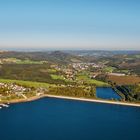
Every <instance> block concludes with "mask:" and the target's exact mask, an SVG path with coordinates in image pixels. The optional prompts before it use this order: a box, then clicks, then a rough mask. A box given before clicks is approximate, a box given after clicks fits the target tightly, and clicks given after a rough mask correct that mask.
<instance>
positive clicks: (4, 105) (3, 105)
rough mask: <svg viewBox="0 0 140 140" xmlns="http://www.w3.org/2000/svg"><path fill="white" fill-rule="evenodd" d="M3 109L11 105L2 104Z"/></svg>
mask: <svg viewBox="0 0 140 140" xmlns="http://www.w3.org/2000/svg"><path fill="white" fill-rule="evenodd" d="M2 107H9V105H7V104H0V108H2Z"/></svg>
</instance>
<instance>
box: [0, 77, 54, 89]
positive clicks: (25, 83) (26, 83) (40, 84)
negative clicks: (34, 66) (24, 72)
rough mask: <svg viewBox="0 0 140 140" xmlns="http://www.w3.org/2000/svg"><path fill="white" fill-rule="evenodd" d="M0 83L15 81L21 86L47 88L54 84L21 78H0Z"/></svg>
mask: <svg viewBox="0 0 140 140" xmlns="http://www.w3.org/2000/svg"><path fill="white" fill-rule="evenodd" d="M0 82H1V83H16V84H19V85H22V86H27V87H35V88H39V87H42V88H48V87H49V86H55V85H53V84H48V83H43V82H31V81H23V80H10V79H0Z"/></svg>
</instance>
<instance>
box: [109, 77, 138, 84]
mask: <svg viewBox="0 0 140 140" xmlns="http://www.w3.org/2000/svg"><path fill="white" fill-rule="evenodd" d="M108 80H109V81H112V82H114V83H116V84H117V85H134V84H139V83H140V77H138V76H113V75H110V76H109V77H108Z"/></svg>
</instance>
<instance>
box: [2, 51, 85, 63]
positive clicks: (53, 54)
mask: <svg viewBox="0 0 140 140" xmlns="http://www.w3.org/2000/svg"><path fill="white" fill-rule="evenodd" d="M0 58H17V59H22V60H25V59H30V60H34V61H50V62H53V63H58V64H59V63H60V64H63V63H64V64H65V63H70V62H81V61H82V60H83V58H82V57H80V56H76V55H74V54H69V53H67V52H62V51H48V52H15V51H8V52H5V53H0Z"/></svg>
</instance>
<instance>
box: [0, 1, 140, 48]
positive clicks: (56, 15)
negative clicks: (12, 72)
mask: <svg viewBox="0 0 140 140" xmlns="http://www.w3.org/2000/svg"><path fill="white" fill-rule="evenodd" d="M139 4H140V1H138V0H128V1H127V2H126V1H125V0H114V1H111V0H71V1H65V0H54V1H51V0H24V1H20V2H19V1H18V0H5V1H1V2H0V12H1V13H2V14H1V15H0V18H1V22H0V30H1V32H0V49H12V48H13V49H17V48H18V49H28V48H34V49H52V50H71V49H72V50H73V49H74V50H79V49H81V50H82V49H83V50H85V49H88V50H92V49H93V50H122V48H123V50H140V40H139V38H140V26H139V25H140V18H139V15H140V9H139Z"/></svg>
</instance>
